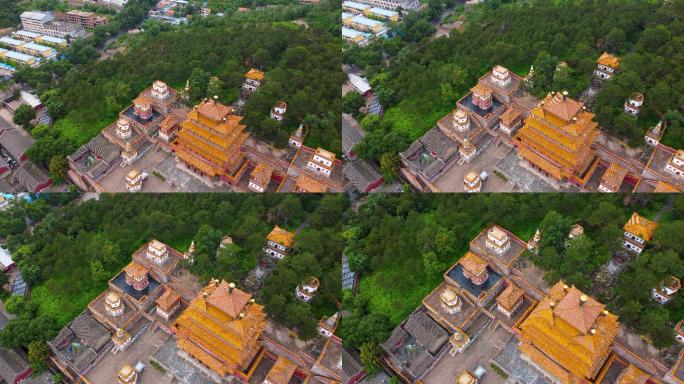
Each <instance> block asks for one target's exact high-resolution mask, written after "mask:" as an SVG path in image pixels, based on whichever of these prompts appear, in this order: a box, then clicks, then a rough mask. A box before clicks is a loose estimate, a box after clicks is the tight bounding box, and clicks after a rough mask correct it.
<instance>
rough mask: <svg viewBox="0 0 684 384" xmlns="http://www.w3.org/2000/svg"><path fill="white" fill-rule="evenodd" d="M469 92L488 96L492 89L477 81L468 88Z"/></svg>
mask: <svg viewBox="0 0 684 384" xmlns="http://www.w3.org/2000/svg"><path fill="white" fill-rule="evenodd" d="M470 92H472V93H473V94H475V95H477V96H484V97H488V96H491V95H492V89H491V88H489V87H488V86H486V85H484V84H482V83H477V85H475V86H474V87H472V88H470Z"/></svg>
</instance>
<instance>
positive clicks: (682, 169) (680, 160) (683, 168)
mask: <svg viewBox="0 0 684 384" xmlns="http://www.w3.org/2000/svg"><path fill="white" fill-rule="evenodd" d="M665 171H667V172H669V173H671V174H673V175H676V176H684V149H680V150H678V151H677V152H675V153H673V154H672V156H671V157H670V160H668V162H667V164H665Z"/></svg>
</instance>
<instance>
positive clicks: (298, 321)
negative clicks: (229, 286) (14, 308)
mask: <svg viewBox="0 0 684 384" xmlns="http://www.w3.org/2000/svg"><path fill="white" fill-rule="evenodd" d="M347 205H348V202H347V200H346V199H345V198H344V196H342V195H325V196H321V195H301V196H300V195H258V196H256V195H241V194H240V195H235V194H168V195H151V194H146V195H123V194H121V195H101V197H100V200H99V201H87V202H79V201H73V202H70V203H67V202H66V199H65V198H64V197H61V196H56V195H49V196H48V197H47V198H42V197H41V198H39V199H38V200H37V201H36V202H34V203H31V204H26V203H24V204H21V205H17V206H13V207H12V208H10V209H9V210H7V211H5V212H3V214H2V215H0V233H3V234H4V237H6V240H7V246H8V247H9V249H10V250H11V251H12V255H13V258H14V260H15V262H16V263H17V265H18V267H19V268H20V269H21V271H22V274H23V276H24V278H25V279H26V280H27V282H28V283H29V284H30V285H31V286H32V290H31V296H30V301H29V303H28V305H26V306H19V307H21V308H20V310H19V315H20V316H19V319H17V320H13V321H11V322H10V323H9V324H8V325H7V327H6V328H5V329H4V330H3V331H1V332H0V343H1V344H2V345H5V346H17V345H22V346H27V345H28V344H29V343H30V342H31V341H34V340H42V341H44V340H49V339H50V338H51V337H53V336H54V335H55V333H56V332H57V330H58V329H59V328H60V327H61V326H63V325H65V324H66V323H68V322H69V321H71V320H72V319H73V318H74V317H75V316H76V315H77V314H78V313H80V312H81V311H82V310H84V308H86V306H87V304H88V302H90V301H91V300H92V299H93V298H95V297H96V296H97V295H98V294H99V293H100V292H102V291H103V290H104V289H106V287H107V281H108V279H110V278H111V277H112V276H114V275H115V274H116V273H117V272H118V271H119V270H121V268H123V267H124V266H125V265H126V264H127V263H128V262H130V257H131V254H132V253H133V252H134V251H135V250H136V249H137V248H138V247H140V246H141V245H142V244H144V243H145V242H147V241H149V240H151V239H152V238H156V239H159V240H160V241H162V242H165V243H167V244H169V245H170V246H172V247H174V248H176V249H178V250H180V251H181V252H182V251H185V250H186V249H187V248H188V246H189V244H190V242H191V240H193V239H194V240H195V244H196V247H197V251H196V256H195V263H194V264H193V265H192V267H191V271H192V272H193V273H195V274H196V275H198V276H199V278H200V282H201V283H205V282H207V281H208V280H209V279H210V278H211V277H216V278H227V279H231V281H236V282H239V281H241V280H242V278H243V277H244V275H245V274H246V272H248V271H249V269H251V268H252V267H254V265H255V260H256V259H257V258H258V257H259V256H260V255H261V254H262V253H263V250H262V249H263V246H264V243H265V237H266V235H267V234H268V233H269V232H270V230H271V229H272V228H273V226H274V225H275V224H279V225H281V226H285V227H286V228H290V229H292V230H299V234H298V236H297V238H296V253H295V254H294V256H293V257H291V258H286V259H284V260H283V261H281V262H279V263H278V264H277V266H276V267H275V270H274V272H273V273H272V274H271V275H269V277H268V278H267V279H266V281H265V287H264V288H263V290H262V294H261V295H260V297H257V299H258V300H259V301H261V302H262V303H263V304H264V305H265V307H266V311H267V312H268V314H269V316H271V317H272V318H274V319H275V320H276V321H278V322H280V323H281V324H283V325H285V326H288V327H292V328H294V329H296V330H297V331H298V332H299V334H300V336H301V337H302V338H305V339H308V338H310V337H312V336H314V335H315V334H316V324H317V322H318V320H319V319H320V317H321V316H323V315H328V316H329V315H331V314H332V313H333V312H335V311H336V310H337V308H338V307H339V303H338V302H339V300H340V292H339V290H340V289H339V287H340V285H341V282H340V273H341V272H340V259H339V255H340V253H341V246H342V240H341V238H340V236H339V232H340V218H341V217H342V215H343V213H344V211H345V210H346V209H347ZM26 218H31V221H32V222H36V223H37V224H35V225H33V226H32V227H31V229H29V228H27V226H26V224H25V223H24V220H25V219H26ZM224 235H229V236H231V237H232V238H233V241H234V243H235V247H233V249H232V250H231V251H230V252H228V253H223V252H219V253H218V255H217V252H216V251H217V249H218V245H219V243H220V241H221V239H222V237H223V236H224ZM245 260H251V263H247V264H246V265H244V264H243V263H246V261H245ZM236 265H237V266H243V267H238V268H234V266H236ZM308 275H313V276H317V277H319V279H320V281H321V287H320V291H319V294H318V295H317V296H316V298H315V299H314V300H312V301H311V302H310V304H303V303H300V302H298V301H296V300H295V299H294V290H295V287H296V285H297V284H298V283H300V282H301V281H302V280H303V279H304V278H305V277H306V276H308ZM238 284H239V283H238Z"/></svg>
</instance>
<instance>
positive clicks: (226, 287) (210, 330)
mask: <svg viewBox="0 0 684 384" xmlns="http://www.w3.org/2000/svg"><path fill="white" fill-rule="evenodd" d="M265 326H266V313H265V312H264V307H263V306H262V305H259V304H257V303H255V302H254V300H253V299H252V295H250V294H248V293H246V292H243V291H241V290H239V289H238V288H236V287H235V284H234V283H227V282H226V281H225V280H223V281H221V282H219V281H218V280H212V281H211V282H209V284H208V285H207V286H206V287H205V288H204V289H203V290H202V292H201V294H200V295H199V296H197V297H196V298H195V299H194V300H193V301H192V302H191V303H190V304H189V306H188V308H187V309H186V310H185V311H183V313H181V315H180V316H179V318H178V319H177V320H176V322H175V323H174V328H175V329H176V336H177V337H178V339H177V343H178V348H179V350H180V351H182V352H184V353H185V354H187V358H191V359H194V360H197V361H198V362H199V363H200V364H201V366H203V367H206V368H207V369H208V372H207V373H208V374H209V375H211V376H213V375H216V376H218V377H219V378H226V379H227V378H228V377H230V376H236V377H238V378H241V379H242V380H245V381H247V380H249V377H250V376H251V373H252V372H251V370H250V368H251V367H252V366H253V365H254V364H257V363H258V361H259V360H260V359H261V357H262V355H263V346H262V345H261V342H260V341H259V336H260V335H261V332H262V331H263V329H264V327H265Z"/></svg>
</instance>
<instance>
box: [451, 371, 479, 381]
mask: <svg viewBox="0 0 684 384" xmlns="http://www.w3.org/2000/svg"><path fill="white" fill-rule="evenodd" d="M475 383H477V378H476V377H475V376H474V375H473V374H472V373H470V372H468V371H463V372H461V374H460V375H458V377H457V378H456V384H475Z"/></svg>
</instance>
